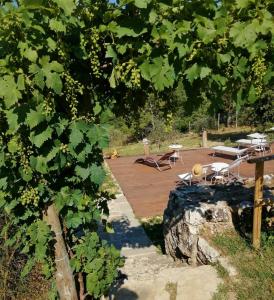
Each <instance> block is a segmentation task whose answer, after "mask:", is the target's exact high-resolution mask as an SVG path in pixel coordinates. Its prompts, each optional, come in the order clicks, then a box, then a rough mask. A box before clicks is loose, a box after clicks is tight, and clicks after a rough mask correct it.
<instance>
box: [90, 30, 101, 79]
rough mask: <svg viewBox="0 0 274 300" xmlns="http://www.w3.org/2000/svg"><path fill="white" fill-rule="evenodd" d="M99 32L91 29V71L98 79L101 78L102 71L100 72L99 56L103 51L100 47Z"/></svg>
mask: <svg viewBox="0 0 274 300" xmlns="http://www.w3.org/2000/svg"><path fill="white" fill-rule="evenodd" d="M99 39H100V36H99V31H98V29H97V28H92V29H91V35H90V50H89V52H90V54H89V55H90V63H91V69H92V73H93V75H94V76H95V77H96V78H99V77H100V76H101V70H100V60H99V55H98V53H100V51H101V47H100V45H99Z"/></svg>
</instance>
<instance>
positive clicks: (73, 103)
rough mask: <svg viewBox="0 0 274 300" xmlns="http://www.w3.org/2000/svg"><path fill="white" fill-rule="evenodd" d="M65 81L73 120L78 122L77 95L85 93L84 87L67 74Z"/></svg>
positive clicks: (67, 99)
mask: <svg viewBox="0 0 274 300" xmlns="http://www.w3.org/2000/svg"><path fill="white" fill-rule="evenodd" d="M64 79H65V91H66V101H67V102H68V104H69V109H70V113H71V116H72V120H76V119H77V115H78V108H77V107H78V99H77V94H82V93H83V87H82V85H81V84H80V83H79V82H78V81H77V80H75V79H73V78H72V76H71V75H70V74H68V73H65V75H64Z"/></svg>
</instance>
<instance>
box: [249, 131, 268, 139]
mask: <svg viewBox="0 0 274 300" xmlns="http://www.w3.org/2000/svg"><path fill="white" fill-rule="evenodd" d="M247 136H248V137H249V138H251V139H264V138H266V137H267V136H266V135H265V134H262V133H258V132H255V133H251V134H248V135H247Z"/></svg>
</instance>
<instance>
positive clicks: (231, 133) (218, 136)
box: [106, 127, 251, 156]
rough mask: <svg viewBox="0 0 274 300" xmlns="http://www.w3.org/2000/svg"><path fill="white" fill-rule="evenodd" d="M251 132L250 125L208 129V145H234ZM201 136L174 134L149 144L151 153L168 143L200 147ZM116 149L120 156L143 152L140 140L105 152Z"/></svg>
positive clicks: (166, 147)
mask: <svg viewBox="0 0 274 300" xmlns="http://www.w3.org/2000/svg"><path fill="white" fill-rule="evenodd" d="M250 132H251V129H250V127H239V128H221V129H220V130H219V131H217V130H209V131H208V147H212V146H216V145H223V144H224V145H226V146H236V143H235V141H236V140H238V139H240V138H245V137H246V135H247V134H248V133H250ZM201 142H202V137H201V135H199V134H197V133H187V134H179V135H178V134H176V135H174V138H170V139H169V140H166V141H165V142H163V143H162V144H160V145H157V144H151V145H150V152H151V153H165V152H167V151H168V150H169V149H168V146H169V145H170V144H174V143H177V144H181V145H183V149H192V148H199V147H201ZM114 148H115V149H116V150H117V151H118V154H119V155H121V156H130V155H142V154H143V153H144V146H143V143H142V142H141V141H139V142H136V143H128V144H126V145H115V144H113V145H110V148H109V149H106V152H111V149H114Z"/></svg>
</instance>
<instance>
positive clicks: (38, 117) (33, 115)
mask: <svg viewBox="0 0 274 300" xmlns="http://www.w3.org/2000/svg"><path fill="white" fill-rule="evenodd" d="M44 120H45V116H44V115H43V114H42V112H40V111H36V110H33V109H31V110H30V112H29V113H28V114H27V118H26V124H27V125H28V126H29V127H30V129H33V128H34V127H36V126H37V125H38V124H40V123H42V122H43V121H44Z"/></svg>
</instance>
